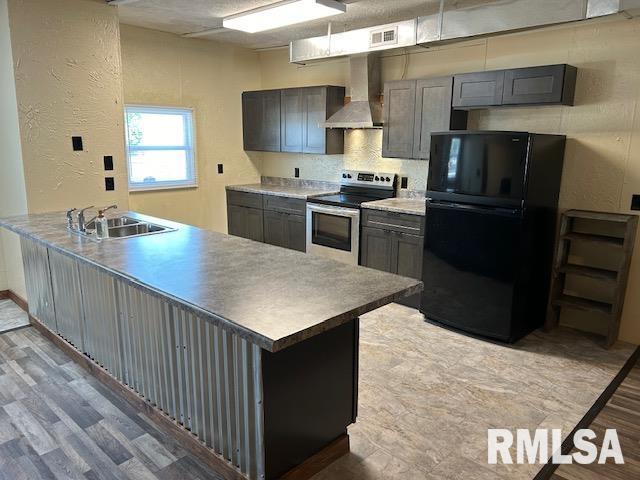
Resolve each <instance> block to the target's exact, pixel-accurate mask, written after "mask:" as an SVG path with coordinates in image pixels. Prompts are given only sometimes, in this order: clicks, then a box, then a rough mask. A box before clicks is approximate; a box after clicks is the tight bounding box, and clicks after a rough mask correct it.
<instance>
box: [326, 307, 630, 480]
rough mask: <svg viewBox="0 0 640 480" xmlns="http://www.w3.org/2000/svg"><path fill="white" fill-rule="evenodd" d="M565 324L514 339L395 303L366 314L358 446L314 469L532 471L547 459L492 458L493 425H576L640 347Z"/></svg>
mask: <svg viewBox="0 0 640 480" xmlns="http://www.w3.org/2000/svg"><path fill="white" fill-rule="evenodd" d="M598 341H599V339H598V338H596V337H594V336H592V335H589V334H585V333H581V332H577V331H575V330H571V329H566V328H559V329H557V330H555V331H554V332H552V333H549V334H546V333H543V332H535V333H533V334H531V335H529V336H527V337H526V338H525V339H523V340H522V341H520V342H519V343H517V344H516V345H514V346H505V345H502V344H493V343H488V342H484V341H481V340H477V339H474V338H470V337H467V336H464V335H460V334H457V333H454V332H451V331H449V330H445V329H443V328H440V327H437V326H434V325H431V324H427V323H424V321H423V317H422V315H421V314H420V313H419V312H417V311H416V310H413V309H410V308H407V307H404V306H401V305H397V304H392V305H389V306H387V307H384V308H381V309H378V310H376V311H374V312H371V313H369V314H367V315H365V316H364V317H362V319H361V327H360V401H359V415H358V421H357V423H356V424H354V425H352V426H351V427H350V428H349V434H350V438H351V446H352V448H351V450H352V451H351V453H350V454H348V455H346V456H345V457H343V458H341V459H340V460H338V461H337V462H335V463H334V464H333V465H331V466H330V467H328V468H327V469H325V471H323V472H321V473H319V474H318V475H316V476H315V477H314V480H329V479H337V478H339V479H359V480H368V479H403V480H410V479H425V480H434V479H440V480H443V479H454V478H455V479H474V480H482V479H495V480H499V479H510V480H516V479H530V478H532V477H533V476H534V475H535V474H536V473H537V471H538V470H539V469H540V466H535V465H533V466H532V465H508V466H504V465H501V466H496V465H493V466H492V465H488V464H487V448H486V441H487V440H486V437H487V428H490V427H499V428H509V429H515V428H536V427H546V428H562V429H563V431H564V432H566V433H569V432H570V431H571V429H572V428H573V427H574V426H575V425H576V424H577V423H578V421H579V420H580V419H581V418H582V416H583V415H584V414H585V413H586V411H587V410H588V409H589V408H590V407H591V405H592V404H593V403H594V401H595V400H596V398H597V397H598V396H599V395H600V394H601V393H602V391H603V390H604V388H605V387H606V386H607V385H608V384H609V383H610V382H611V380H612V379H613V377H614V376H615V375H616V374H617V372H618V371H619V369H620V368H621V367H622V365H623V364H624V363H625V361H626V360H627V358H629V356H630V355H631V353H632V352H633V351H634V349H635V347H633V346H631V345H628V344H622V343H620V344H618V345H616V346H615V347H614V348H613V349H611V350H609V351H607V350H604V349H603V348H602V347H601V346H600V344H599V343H598Z"/></svg>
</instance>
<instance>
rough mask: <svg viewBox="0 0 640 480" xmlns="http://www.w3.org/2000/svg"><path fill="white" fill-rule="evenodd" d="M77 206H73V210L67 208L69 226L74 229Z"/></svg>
mask: <svg viewBox="0 0 640 480" xmlns="http://www.w3.org/2000/svg"><path fill="white" fill-rule="evenodd" d="M76 210H77V208H72V209H71V210H67V228H69V229H71V230H73V215H72V214H73V212H75V211H76Z"/></svg>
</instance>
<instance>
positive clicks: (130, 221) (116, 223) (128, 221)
mask: <svg viewBox="0 0 640 480" xmlns="http://www.w3.org/2000/svg"><path fill="white" fill-rule="evenodd" d="M139 223H140V220H136V219H135V218H131V217H115V218H108V219H107V224H108V225H109V228H112V227H121V226H123V225H135V224H139ZM95 229H96V221H95V220H93V221H91V222H89V223H87V230H95Z"/></svg>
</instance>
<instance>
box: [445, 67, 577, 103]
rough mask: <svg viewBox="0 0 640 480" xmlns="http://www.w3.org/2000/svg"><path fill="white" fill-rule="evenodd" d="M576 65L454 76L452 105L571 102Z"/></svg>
mask: <svg viewBox="0 0 640 480" xmlns="http://www.w3.org/2000/svg"><path fill="white" fill-rule="evenodd" d="M576 75H577V69H576V67H573V66H571V65H566V64H559V65H543V66H539V67H527V68H513V69H508V70H496V71H491V72H475V73H464V74H461V75H455V76H454V83H453V102H452V105H453V107H454V108H465V109H470V108H487V107H496V106H518V105H520V106H526V105H573V98H574V92H575V85H576Z"/></svg>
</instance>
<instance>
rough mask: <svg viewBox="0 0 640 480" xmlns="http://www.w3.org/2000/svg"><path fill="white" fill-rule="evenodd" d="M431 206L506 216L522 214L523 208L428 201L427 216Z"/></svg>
mask: <svg viewBox="0 0 640 480" xmlns="http://www.w3.org/2000/svg"><path fill="white" fill-rule="evenodd" d="M429 208H435V209H440V210H457V211H468V212H473V213H480V214H486V215H503V216H506V217H517V216H520V215H521V214H522V210H520V209H519V208H501V207H480V206H478V205H468V204H463V203H441V202H427V217H428V210H429Z"/></svg>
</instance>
